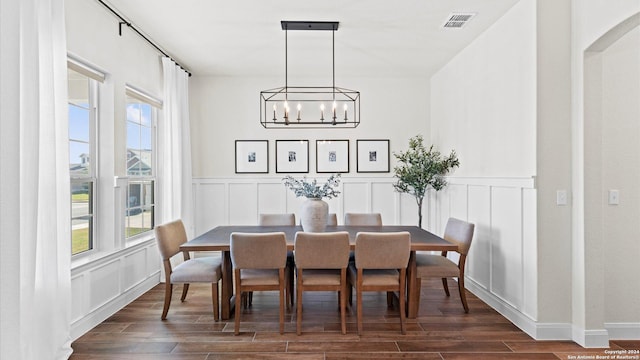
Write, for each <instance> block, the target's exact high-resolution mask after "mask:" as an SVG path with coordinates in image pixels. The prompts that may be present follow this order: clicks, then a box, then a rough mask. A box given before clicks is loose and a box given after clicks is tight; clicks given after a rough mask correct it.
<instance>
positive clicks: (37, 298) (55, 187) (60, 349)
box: [0, 0, 71, 360]
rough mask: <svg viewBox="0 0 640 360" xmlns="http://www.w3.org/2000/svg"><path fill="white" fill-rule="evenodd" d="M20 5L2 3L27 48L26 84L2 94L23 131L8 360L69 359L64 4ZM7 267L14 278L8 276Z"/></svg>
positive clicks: (6, 328) (6, 327) (32, 1)
mask: <svg viewBox="0 0 640 360" xmlns="http://www.w3.org/2000/svg"><path fill="white" fill-rule="evenodd" d="M17 3H18V1H15V2H14V3H13V4H9V5H7V3H4V2H3V6H2V10H3V11H5V10H6V9H9V10H18V12H17V13H15V14H14V16H17V17H18V20H17V23H19V26H17V27H16V28H14V29H12V30H13V31H15V33H14V34H15V35H13V36H18V37H19V42H20V47H19V51H18V52H17V53H16V54H15V55H13V54H12V55H10V56H16V58H15V59H17V61H16V62H15V64H16V66H17V69H15V70H16V71H17V72H18V73H19V77H20V80H19V84H20V86H19V88H16V89H14V90H15V92H14V93H13V94H6V93H5V94H2V95H3V97H5V96H6V95H9V96H12V97H13V99H15V102H16V103H19V106H17V108H18V111H17V114H16V116H15V117H11V118H3V119H2V121H3V122H5V121H7V122H13V123H14V124H16V129H19V130H17V131H16V132H17V133H15V134H14V136H16V137H17V138H18V141H17V142H15V145H14V146H13V147H12V149H11V150H12V153H11V156H14V157H19V160H18V165H17V169H19V170H17V169H16V171H17V172H19V174H17V173H14V176H15V177H16V178H17V179H18V180H17V181H16V182H15V185H14V186H13V187H14V192H15V193H16V195H15V197H14V199H16V201H17V203H16V204H9V205H11V206H13V207H14V208H15V212H16V213H17V214H19V218H17V219H16V222H17V223H18V226H16V230H15V231H14V232H17V233H15V234H13V236H11V237H4V235H6V234H4V233H3V239H2V241H3V242H15V243H14V244H15V246H12V248H14V249H17V251H16V252H15V253H14V254H13V259H12V262H11V265H10V267H7V266H6V265H7V264H3V274H2V281H3V284H2V288H1V290H0V291H2V292H4V293H5V294H10V295H9V296H12V297H15V298H17V299H18V301H16V302H12V303H10V304H9V305H7V304H5V303H4V302H3V303H2V304H1V305H2V307H3V314H6V313H9V312H10V313H11V314H12V315H11V317H10V320H9V319H5V318H3V319H2V321H1V322H2V324H1V325H0V332H1V333H2V337H3V341H2V349H1V350H0V358H3V359H4V358H5V357H6V358H7V359H22V360H31V359H38V360H40V359H66V358H68V357H69V356H70V354H71V347H70V343H71V341H70V340H71V339H70V313H71V311H70V310H71V271H70V262H71V241H70V239H71V233H70V231H71V230H70V189H69V155H68V132H67V129H68V125H67V105H66V102H67V68H66V39H65V23H64V2H63V0H20V1H19V5H17ZM7 6H8V7H7ZM11 6H13V8H12V7H11ZM5 30H6V29H5ZM2 36H3V37H4V36H7V34H6V33H4V34H2ZM4 50H5V49H3V50H2V51H3V52H4ZM3 55H4V54H3ZM3 66H4V65H3ZM4 70H6V68H5V69H3V71H4ZM3 100H4V99H3ZM5 150H6V149H5ZM3 171H4V170H3ZM6 205H7V204H3V208H5V209H6V207H5V206H6ZM5 259H6V258H5V256H4V254H3V260H5ZM7 268H9V269H12V270H13V271H12V273H11V274H6V273H4V270H7ZM8 276H11V277H12V278H11V281H7V280H8V279H9V278H8ZM5 285H9V286H5ZM2 299H3V300H6V297H4V296H3V297H2ZM5 306H7V307H10V308H6V307H5ZM7 332H12V334H11V335H8V334H7ZM7 339H11V340H10V341H11V343H7Z"/></svg>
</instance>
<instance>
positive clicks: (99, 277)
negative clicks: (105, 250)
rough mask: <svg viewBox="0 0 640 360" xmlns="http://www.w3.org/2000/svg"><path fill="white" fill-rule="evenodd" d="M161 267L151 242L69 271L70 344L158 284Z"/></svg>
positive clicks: (153, 244)
mask: <svg viewBox="0 0 640 360" xmlns="http://www.w3.org/2000/svg"><path fill="white" fill-rule="evenodd" d="M160 265H161V262H160V255H159V253H158V247H157V245H156V243H155V239H151V240H146V241H142V242H140V243H138V244H136V245H132V246H130V247H129V248H126V249H122V250H119V251H117V252H113V253H111V254H108V255H105V256H103V257H101V258H98V259H96V260H94V261H91V262H87V263H86V264H84V265H80V266H77V267H75V268H74V269H73V270H72V271H71V299H72V304H71V308H72V310H71V319H72V320H71V338H72V340H75V339H77V338H78V337H80V336H82V335H83V334H84V333H86V332H87V331H89V330H90V329H91V328H93V327H95V326H96V325H98V324H100V323H101V322H103V321H105V320H106V319H107V318H108V317H109V316H111V315H113V314H115V313H116V312H117V311H118V310H120V309H122V308H123V307H124V306H126V305H127V304H129V303H130V302H131V301H133V300H134V299H136V298H137V297H139V296H140V295H142V294H144V293H145V292H147V291H148V290H149V289H151V288H152V287H153V286H155V285H156V284H158V280H159V275H160ZM158 314H159V313H158ZM158 316H160V315H158Z"/></svg>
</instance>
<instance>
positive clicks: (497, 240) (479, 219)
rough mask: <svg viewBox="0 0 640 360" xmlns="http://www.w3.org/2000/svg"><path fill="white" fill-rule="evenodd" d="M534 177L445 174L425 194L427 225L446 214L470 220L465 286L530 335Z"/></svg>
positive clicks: (438, 223)
mask: <svg viewBox="0 0 640 360" xmlns="http://www.w3.org/2000/svg"><path fill="white" fill-rule="evenodd" d="M536 196H537V194H536V189H535V182H534V179H533V178H455V177H452V178H449V186H448V187H447V188H446V189H445V190H443V191H440V192H439V193H437V194H430V199H434V200H433V201H434V202H435V204H434V205H432V206H430V212H431V214H430V215H431V216H430V219H431V221H430V224H429V230H430V231H432V232H435V233H438V234H441V233H442V231H443V230H444V224H445V223H446V220H447V219H448V218H449V217H458V218H461V219H463V220H467V221H469V222H472V223H474V224H475V233H474V238H473V243H472V246H471V251H470V253H469V257H468V259H467V269H466V270H467V271H466V275H467V276H466V277H467V283H466V285H467V288H468V289H469V290H470V291H472V292H473V293H474V294H475V295H477V296H478V297H480V298H481V299H483V300H484V301H486V302H487V303H489V304H492V306H493V307H494V308H496V309H497V310H498V311H500V312H501V313H502V314H503V315H505V316H507V317H508V318H509V319H510V320H511V321H513V322H514V323H515V324H516V325H518V326H519V327H520V328H522V329H523V330H525V331H527V332H528V333H529V334H532V335H534V334H533V333H534V332H535V331H536V330H535V329H536V326H537V325H536V323H535V320H536V317H537V312H536V309H537V296H538V295H537V272H538V270H537V261H538V259H537V235H536V234H537V231H536V227H537V221H536V201H537V199H536Z"/></svg>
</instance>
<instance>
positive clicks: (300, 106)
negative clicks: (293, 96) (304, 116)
mask: <svg viewBox="0 0 640 360" xmlns="http://www.w3.org/2000/svg"><path fill="white" fill-rule="evenodd" d="M300 109H302V105H300V103H298V121H300Z"/></svg>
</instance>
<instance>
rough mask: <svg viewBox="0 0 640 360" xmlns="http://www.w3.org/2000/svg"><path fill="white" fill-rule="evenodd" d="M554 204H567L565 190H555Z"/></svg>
mask: <svg viewBox="0 0 640 360" xmlns="http://www.w3.org/2000/svg"><path fill="white" fill-rule="evenodd" d="M556 205H567V190H558V191H556Z"/></svg>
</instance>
